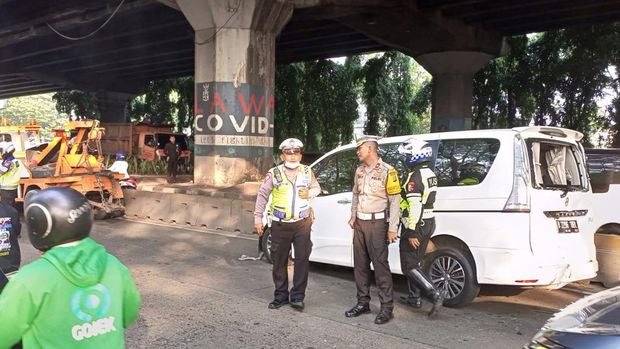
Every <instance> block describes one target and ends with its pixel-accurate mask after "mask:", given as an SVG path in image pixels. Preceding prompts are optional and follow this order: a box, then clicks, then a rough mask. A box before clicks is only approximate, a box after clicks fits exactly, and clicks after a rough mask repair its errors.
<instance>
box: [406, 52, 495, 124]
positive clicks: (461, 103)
mask: <svg viewBox="0 0 620 349" xmlns="http://www.w3.org/2000/svg"><path fill="white" fill-rule="evenodd" d="M492 58H493V56H491V55H489V54H486V53H482V52H465V51H447V52H436V53H429V54H424V55H421V56H418V57H416V61H417V62H418V63H420V65H422V66H423V67H424V68H425V69H426V70H427V71H428V72H429V73H431V74H432V75H433V97H432V98H433V109H432V113H431V132H442V131H459V130H470V129H471V125H472V124H471V118H472V98H473V79H474V74H475V73H476V72H477V71H478V70H480V69H482V68H483V67H484V66H485V65H486V64H487V63H488V62H489V61H490V60H491V59H492Z"/></svg>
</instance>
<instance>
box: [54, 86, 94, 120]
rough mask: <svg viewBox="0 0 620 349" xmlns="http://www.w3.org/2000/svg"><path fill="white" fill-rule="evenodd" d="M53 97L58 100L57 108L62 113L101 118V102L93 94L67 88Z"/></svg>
mask: <svg viewBox="0 0 620 349" xmlns="http://www.w3.org/2000/svg"><path fill="white" fill-rule="evenodd" d="M52 99H53V100H54V101H55V102H56V109H57V110H58V111H59V112H61V113H65V114H67V115H75V116H78V117H84V118H88V119H97V118H99V115H100V112H99V103H98V102H97V98H96V97H95V96H94V95H93V94H90V93H88V92H83V91H79V90H65V91H58V92H56V93H55V94H54V95H53V97H52Z"/></svg>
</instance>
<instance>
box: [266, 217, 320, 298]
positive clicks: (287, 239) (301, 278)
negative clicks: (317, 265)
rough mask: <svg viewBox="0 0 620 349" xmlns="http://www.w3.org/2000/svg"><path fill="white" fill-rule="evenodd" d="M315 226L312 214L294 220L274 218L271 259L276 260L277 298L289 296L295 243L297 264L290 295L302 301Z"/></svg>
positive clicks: (275, 284) (275, 294)
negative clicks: (291, 254) (290, 272)
mask: <svg viewBox="0 0 620 349" xmlns="http://www.w3.org/2000/svg"><path fill="white" fill-rule="evenodd" d="M311 228H312V219H311V218H305V219H302V220H300V221H297V222H291V223H286V222H276V221H274V222H273V223H272V224H271V260H272V261H273V283H274V286H275V292H274V298H275V299H277V300H280V301H284V300H288V299H289V290H288V258H289V255H290V253H291V244H292V245H293V247H294V248H295V256H294V257H295V260H294V262H295V264H294V267H293V288H291V292H290V299H291V300H295V301H301V300H304V298H305V297H306V286H307V285H308V269H309V266H310V252H312V241H310V230H311Z"/></svg>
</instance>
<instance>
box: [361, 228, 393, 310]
mask: <svg viewBox="0 0 620 349" xmlns="http://www.w3.org/2000/svg"><path fill="white" fill-rule="evenodd" d="M387 231H388V223H387V222H386V221H385V220H384V219H375V220H361V219H359V218H358V219H356V220H355V230H354V233H353V265H354V274H355V285H356V286H357V302H358V303H359V304H368V303H370V273H371V270H370V262H372V265H373V266H374V268H375V282H376V284H377V288H378V289H379V301H380V302H381V309H393V308H394V300H393V286H392V272H391V271H390V265H389V263H388V243H387Z"/></svg>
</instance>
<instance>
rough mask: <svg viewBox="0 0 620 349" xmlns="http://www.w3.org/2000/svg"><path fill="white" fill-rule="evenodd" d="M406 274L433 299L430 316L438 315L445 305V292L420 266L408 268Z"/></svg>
mask: <svg viewBox="0 0 620 349" xmlns="http://www.w3.org/2000/svg"><path fill="white" fill-rule="evenodd" d="M405 275H406V276H407V278H409V279H410V280H412V281H413V282H414V283H415V284H416V285H417V286H418V287H419V288H421V289H422V290H423V291H424V293H425V294H426V296H427V297H429V298H430V299H431V300H432V301H433V307H432V308H431V310H430V311H429V312H428V317H429V318H432V317H434V316H435V315H437V312H439V309H440V308H441V307H442V305H443V299H444V295H443V292H442V291H440V290H437V289H436V288H435V286H433V284H432V283H431V282H430V280H428V279H427V278H426V275H424V273H423V272H422V271H421V270H420V269H419V268H414V269H411V270H408V271H406V272H405Z"/></svg>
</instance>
